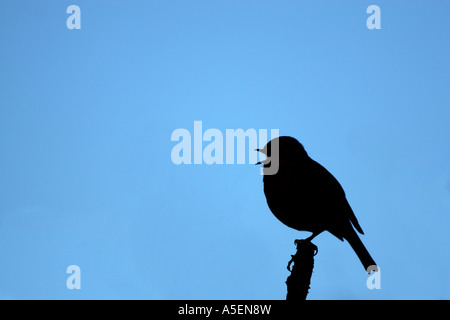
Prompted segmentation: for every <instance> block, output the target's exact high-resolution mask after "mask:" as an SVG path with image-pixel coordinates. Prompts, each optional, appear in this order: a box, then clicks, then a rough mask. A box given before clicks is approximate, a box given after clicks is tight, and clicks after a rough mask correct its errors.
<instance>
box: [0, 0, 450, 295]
mask: <svg viewBox="0 0 450 320" xmlns="http://www.w3.org/2000/svg"><path fill="white" fill-rule="evenodd" d="M71 4H76V5H78V6H79V7H80V9H81V29H80V30H69V29H68V28H67V27H66V19H67V18H68V17H69V14H67V13H66V9H67V7H68V6H69V5H71ZM372 4H376V5H378V6H379V7H380V8H381V29H380V30H369V29H368V28H367V27H366V19H367V18H368V17H369V15H368V14H367V13H366V9H367V7H368V6H369V5H372ZM449 10H450V5H449V3H448V2H444V1H431V2H430V1H395V2H394V1H375V2H374V1H339V2H337V1H281V2H280V1H260V0H259V1H249V0H245V1H236V0H235V1H219V0H214V1H193V0H189V1H173V0H170V1H7V0H3V1H1V2H0V44H1V48H2V49H1V50H0V150H1V157H0V259H1V261H2V263H1V264H0V298H3V299H285V294H286V285H285V283H284V282H285V280H286V277H287V276H288V275H289V273H288V271H287V270H286V265H287V262H288V261H289V259H290V255H291V254H294V253H295V247H294V244H293V241H294V239H297V238H304V237H307V236H309V235H310V233H308V232H298V231H295V230H292V229H289V228H287V227H285V226H284V225H282V224H281V223H280V222H279V221H278V220H276V218H275V217H274V216H273V215H272V214H271V212H270V211H269V209H268V207H267V205H266V202H265V197H264V194H263V190H262V177H261V176H260V173H259V168H257V167H255V166H253V165H251V164H244V165H205V164H203V165H178V166H177V165H175V164H173V163H172V161H171V157H170V155H171V150H172V148H173V147H174V146H175V144H176V143H175V142H173V141H171V139H170V137H171V134H172V132H173V131H174V130H175V129H178V128H186V129H188V130H190V131H191V133H192V132H193V125H194V121H196V120H199V121H202V124H203V128H204V130H206V129H208V128H216V129H219V130H221V132H223V133H225V130H226V129H238V128H242V129H244V130H246V129H249V128H255V129H279V130H280V134H281V135H291V136H294V137H296V138H297V139H299V140H300V141H301V142H302V143H303V145H304V146H305V148H306V150H307V151H308V153H309V154H310V156H311V157H312V158H313V159H315V160H317V161H318V162H320V163H321V164H322V165H324V166H325V167H326V168H327V169H328V170H329V171H331V172H332V173H333V174H334V175H335V176H336V178H337V179H338V180H339V181H340V182H341V184H342V186H343V187H344V189H345V191H346V194H347V198H348V199H349V202H350V204H351V206H352V207H353V209H354V211H355V213H356V216H357V217H358V220H359V222H360V224H361V226H362V227H363V229H364V231H365V235H364V236H362V240H363V242H364V243H365V245H366V246H367V248H368V249H369V251H370V252H371V254H372V256H373V257H374V259H375V261H377V263H378V264H379V265H380V267H381V289H380V290H369V289H367V287H366V280H367V275H366V273H365V272H364V270H363V269H362V268H361V264H360V262H359V260H358V258H357V257H356V255H355V254H354V253H353V251H352V250H351V248H350V246H349V245H348V243H345V242H344V243H342V242H340V241H339V240H337V239H336V238H334V237H333V236H331V235H330V234H328V233H324V234H322V235H320V236H319V237H318V238H316V239H315V240H314V243H315V244H316V245H317V246H318V247H319V253H318V255H317V256H316V259H315V269H314V274H313V277H312V283H311V290H310V294H309V296H308V298H309V299H449V298H450V278H449V275H448V269H449V268H450V258H449V257H450V252H449V243H450V236H449V232H448V230H449V222H450V221H449V213H450V149H449V140H450V127H449V119H450V108H449V101H450V99H449V98H450V90H449V85H450V79H449V77H450V70H449V69H450V66H449V57H450V39H449V38H450V36H449V33H448V12H449ZM73 264H75V265H78V266H79V267H80V269H81V289H80V290H69V289H67V287H66V279H67V277H68V276H69V275H68V274H67V273H66V268H67V267H68V266H69V265H73Z"/></svg>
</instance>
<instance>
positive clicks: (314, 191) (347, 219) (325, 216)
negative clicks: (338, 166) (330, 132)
mask: <svg viewBox="0 0 450 320" xmlns="http://www.w3.org/2000/svg"><path fill="white" fill-rule="evenodd" d="M255 150H256V151H258V152H261V153H263V154H264V155H265V156H266V159H265V160H263V161H260V162H257V163H256V164H257V165H261V164H263V184H264V194H265V197H266V201H267V204H268V206H269V209H270V211H271V212H272V213H273V215H274V216H275V217H276V218H277V219H278V220H279V221H281V222H282V223H283V224H285V225H286V226H288V227H290V228H293V229H295V230H298V231H309V232H312V235H311V236H310V237H308V238H306V239H305V241H309V242H311V240H312V239H314V238H315V237H316V236H317V235H319V234H320V233H322V232H324V231H328V232H330V233H331V234H332V235H334V236H335V237H336V238H338V239H339V240H341V241H344V240H347V242H348V243H349V244H350V246H351V247H352V248H353V250H354V251H355V253H356V255H357V256H358V258H359V260H360V261H361V263H362V265H363V267H364V270H366V271H367V272H368V273H369V274H370V273H371V272H372V271H377V270H378V267H377V265H376V263H375V261H374V260H373V258H372V256H371V255H370V254H369V251H367V249H366V247H365V246H364V244H363V243H362V241H361V239H360V238H359V236H358V234H357V233H356V231H358V232H359V233H360V234H364V232H363V230H362V228H361V226H360V224H359V222H358V220H357V219H356V216H355V213H354V212H353V210H352V208H351V207H350V204H349V203H348V200H347V198H346V195H345V192H344V189H343V188H342V186H341V184H340V183H339V182H338V180H337V179H336V178H335V177H334V176H333V175H332V174H331V173H330V172H329V171H328V170H327V169H325V168H324V167H323V166H322V165H320V164H319V163H318V162H316V161H314V160H313V159H312V158H310V157H309V155H308V153H307V152H306V150H305V148H304V147H303V145H302V144H301V143H300V142H299V141H298V140H297V139H295V138H293V137H290V136H280V137H277V138H274V139H272V140H271V141H269V142H268V143H267V144H266V145H265V146H264V148H263V149H255ZM273 166H276V168H275V170H273ZM270 169H272V170H270ZM276 169H277V170H276ZM355 229H356V231H355Z"/></svg>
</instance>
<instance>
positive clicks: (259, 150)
mask: <svg viewBox="0 0 450 320" xmlns="http://www.w3.org/2000/svg"><path fill="white" fill-rule="evenodd" d="M255 151H258V152H261V153H263V154H266V153H265V152H264V149H255ZM269 162H270V160H269V159H266V160H263V161H259V162H257V163H255V165H258V164H266V163H269Z"/></svg>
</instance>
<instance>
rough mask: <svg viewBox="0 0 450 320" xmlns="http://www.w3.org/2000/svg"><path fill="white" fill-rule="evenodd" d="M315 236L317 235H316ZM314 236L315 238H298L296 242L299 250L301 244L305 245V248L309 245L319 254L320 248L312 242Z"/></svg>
mask: <svg viewBox="0 0 450 320" xmlns="http://www.w3.org/2000/svg"><path fill="white" fill-rule="evenodd" d="M314 236H315V235H314ZM312 238H314V237H313V236H311V237H309V238H306V239H296V240H294V244H295V245H296V247H297V250H298V249H299V248H300V246H303V247H305V248H307V247H309V248H310V249H311V250H313V251H314V255H316V254H317V252H318V251H319V249H318V248H317V246H316V245H315V244H314V243H312V242H311V240H312Z"/></svg>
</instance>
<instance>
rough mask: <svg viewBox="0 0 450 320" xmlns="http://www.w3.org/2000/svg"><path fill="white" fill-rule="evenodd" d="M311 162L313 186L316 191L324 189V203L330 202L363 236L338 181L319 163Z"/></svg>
mask: <svg viewBox="0 0 450 320" xmlns="http://www.w3.org/2000/svg"><path fill="white" fill-rule="evenodd" d="M311 161H312V162H311V165H312V168H311V170H312V171H314V172H315V173H316V175H314V176H315V177H316V179H317V180H316V181H315V182H314V185H316V187H317V188H319V189H318V190H320V189H322V190H323V189H325V190H324V192H323V194H324V195H326V199H324V201H327V202H328V201H331V203H332V204H333V205H334V206H336V207H337V208H340V210H339V211H340V212H341V213H343V214H345V215H346V217H347V218H348V219H349V220H350V221H351V223H352V224H353V226H354V227H355V229H356V230H358V232H359V233H361V234H364V232H363V230H362V228H361V226H360V225H359V222H358V219H356V216H355V213H354V212H353V210H352V208H351V207H350V204H349V203H348V201H347V198H346V196H345V192H344V189H343V188H342V186H341V184H340V183H339V181H338V180H337V179H336V178H335V177H334V176H333V175H332V174H331V173H330V172H329V171H328V170H327V169H326V168H325V167H323V166H322V165H321V164H320V163H318V162H316V161H314V160H312V159H311Z"/></svg>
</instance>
